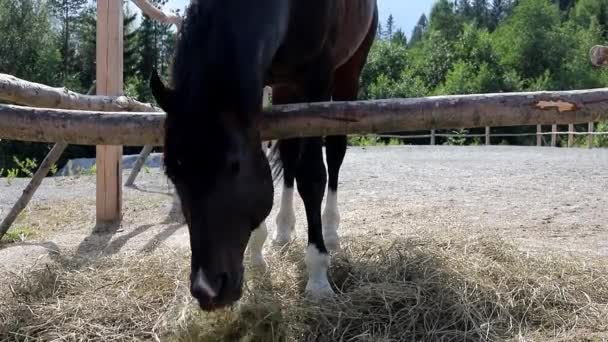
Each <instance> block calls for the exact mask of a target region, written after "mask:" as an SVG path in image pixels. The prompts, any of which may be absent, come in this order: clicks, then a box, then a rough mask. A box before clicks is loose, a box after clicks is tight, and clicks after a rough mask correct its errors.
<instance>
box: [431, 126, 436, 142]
mask: <svg viewBox="0 0 608 342" xmlns="http://www.w3.org/2000/svg"><path fill="white" fill-rule="evenodd" d="M435 134H437V133H436V130H435V129H434V128H433V129H432V130H431V145H435V142H436V136H435Z"/></svg>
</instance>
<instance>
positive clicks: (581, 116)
mask: <svg viewBox="0 0 608 342" xmlns="http://www.w3.org/2000/svg"><path fill="white" fill-rule="evenodd" d="M164 118H165V115H164V113H134V112H121V113H108V112H105V113H104V112H85V111H66V110H61V111H60V110H51V109H35V108H27V107H19V106H10V105H2V106H0V139H11V140H25V141H42V142H55V141H66V142H69V143H74V144H83V145H127V146H141V145H147V144H150V145H156V146H159V145H162V140H163V136H162V135H163V124H164ZM604 119H608V88H602V89H590V90H577V91H562V92H533V93H502V94H481V95H458V96H436V97H428V98H413V99H390V100H376V101H353V102H323V103H310V104H305V103H304V104H292V105H280V106H279V105H277V106H273V107H272V108H271V109H270V110H268V111H265V113H264V119H263V120H262V122H261V123H260V129H261V132H262V138H263V139H264V140H272V139H280V138H289V137H305V136H319V135H334V134H364V133H387V132H394V131H412V130H430V129H448V128H474V127H500V126H523V125H536V124H541V123H542V124H570V123H586V122H593V121H599V120H604Z"/></svg>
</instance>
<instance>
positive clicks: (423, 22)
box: [409, 13, 428, 46]
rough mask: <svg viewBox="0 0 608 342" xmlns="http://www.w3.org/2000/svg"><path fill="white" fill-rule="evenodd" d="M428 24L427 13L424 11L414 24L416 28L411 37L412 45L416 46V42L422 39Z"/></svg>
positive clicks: (410, 43)
mask: <svg viewBox="0 0 608 342" xmlns="http://www.w3.org/2000/svg"><path fill="white" fill-rule="evenodd" d="M427 26H428V19H427V18H426V15H425V14H424V13H423V14H422V15H421V16H420V18H419V19H418V23H417V24H416V26H414V30H413V31H412V36H411V37H410V42H409V45H410V46H414V45H415V44H416V43H418V42H420V41H421V40H422V37H423V36H424V33H425V32H426V29H427Z"/></svg>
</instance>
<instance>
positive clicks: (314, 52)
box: [151, 0, 378, 310]
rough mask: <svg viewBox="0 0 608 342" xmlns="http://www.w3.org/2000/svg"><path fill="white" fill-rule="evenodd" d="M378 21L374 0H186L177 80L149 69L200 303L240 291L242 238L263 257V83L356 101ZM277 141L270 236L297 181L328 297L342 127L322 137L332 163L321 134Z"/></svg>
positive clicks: (311, 281) (295, 95) (312, 281)
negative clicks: (275, 209)
mask: <svg viewBox="0 0 608 342" xmlns="http://www.w3.org/2000/svg"><path fill="white" fill-rule="evenodd" d="M377 21H378V12H377V4H376V0H257V1H250V0H200V1H198V2H197V1H194V2H193V4H192V5H191V6H190V7H189V8H188V10H187V12H186V16H185V22H184V25H183V27H182V31H181V32H180V37H179V40H178V45H177V52H176V58H175V61H174V67H173V70H172V71H173V72H172V77H173V86H172V87H171V88H168V87H165V86H164V85H163V84H162V82H161V81H160V79H159V78H158V77H157V76H156V75H154V76H153V78H152V80H151V86H152V91H153V94H154V96H155V98H156V99H157V102H158V103H159V105H160V106H161V107H162V108H163V109H164V110H165V111H166V112H167V119H166V127H165V129H166V130H165V167H166V174H167V176H168V177H169V178H170V179H171V180H172V182H173V183H174V184H175V187H176V190H177V194H178V196H179V199H180V202H181V204H182V210H183V213H184V216H185V218H186V222H187V224H188V228H189V233H190V244H191V250H192V259H191V292H192V295H193V296H194V297H195V298H196V299H198V302H199V304H200V306H201V308H203V309H204V310H214V309H216V308H219V307H222V306H226V305H230V304H232V303H234V302H235V301H237V300H238V299H239V298H240V297H241V294H242V285H243V269H244V268H243V259H244V252H245V250H246V248H247V244H248V242H249V249H250V252H251V255H252V257H253V258H252V261H253V262H254V263H256V264H258V265H262V266H263V265H265V263H264V259H263V257H262V254H261V249H262V246H263V244H264V241H265V239H266V235H267V233H266V227H265V224H264V220H265V218H266V217H267V216H268V214H269V213H270V210H271V208H272V202H273V179H272V175H271V166H270V165H269V161H268V159H267V158H266V155H265V154H264V153H263V152H262V149H261V148H260V145H261V140H260V132H259V130H258V122H259V120H260V118H261V104H262V92H263V87H264V86H265V85H270V86H272V87H273V103H274V104H285V103H294V102H317V101H328V100H331V99H332V98H333V100H339V101H345V100H355V99H356V98H357V93H358V90H359V75H360V73H361V70H362V68H363V66H364V64H365V62H366V59H367V54H368V52H369V49H370V47H371V44H372V42H373V40H374V37H375V35H376V27H377ZM276 146H277V147H276V149H275V151H276V152H277V153H276V154H275V155H277V158H274V159H273V160H274V161H275V162H276V163H274V162H273V165H274V166H278V167H279V168H280V169H282V175H283V181H284V189H283V198H282V201H281V209H280V213H279V216H278V217H277V223H278V227H277V234H276V236H275V242H276V243H278V244H284V243H286V242H287V241H289V239H290V238H291V232H292V231H293V230H294V225H295V217H294V214H293V208H292V198H293V189H294V181H297V185H298V192H299V194H300V196H301V198H302V200H303V202H304V205H305V209H306V217H307V221H308V250H307V254H306V265H307V268H308V273H309V278H308V283H307V285H306V290H307V292H309V293H310V294H312V295H313V296H316V297H320V296H325V295H331V294H333V290H332V289H331V287H330V285H329V282H328V279H327V270H328V267H329V255H328V247H330V248H337V247H338V235H337V226H338V221H339V215H338V208H337V187H338V172H339V169H340V166H341V164H342V161H343V159H344V155H345V152H346V136H332V137H326V139H325V146H326V159H327V165H328V172H326V169H325V164H324V161H323V150H322V146H323V138H322V137H316V138H297V139H287V140H282V141H279V142H278V143H277V145H276ZM327 174H329V184H328V182H327V180H328V176H327ZM326 185H328V196H327V197H328V198H327V204H326V208H325V212H324V213H323V215H321V203H322V200H323V195H324V192H325V187H326Z"/></svg>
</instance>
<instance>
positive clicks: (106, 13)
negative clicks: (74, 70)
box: [96, 0, 123, 224]
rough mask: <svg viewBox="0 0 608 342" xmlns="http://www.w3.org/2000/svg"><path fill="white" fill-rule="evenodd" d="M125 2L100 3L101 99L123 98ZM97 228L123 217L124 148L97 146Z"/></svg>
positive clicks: (98, 2)
mask: <svg viewBox="0 0 608 342" xmlns="http://www.w3.org/2000/svg"><path fill="white" fill-rule="evenodd" d="M122 20H123V19H122V0H97V95H110V96H117V95H122V92H123V21H122ZM96 159H97V161H96V167H97V185H96V187H97V191H96V197H97V202H96V203H97V224H116V223H118V222H119V221H120V219H121V216H122V182H121V178H122V146H97V155H96Z"/></svg>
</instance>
